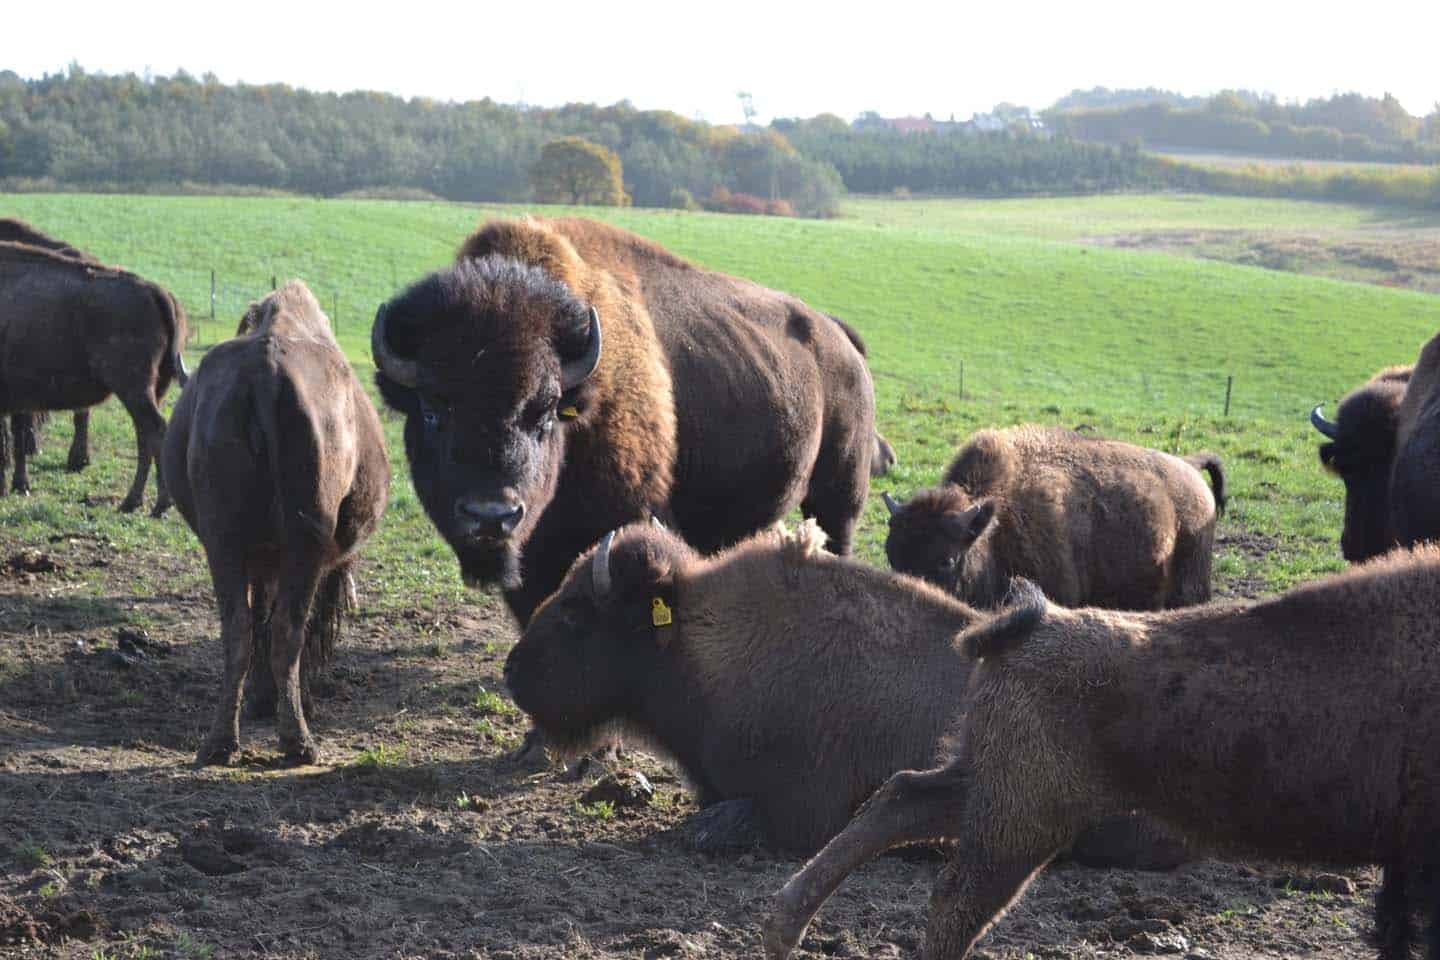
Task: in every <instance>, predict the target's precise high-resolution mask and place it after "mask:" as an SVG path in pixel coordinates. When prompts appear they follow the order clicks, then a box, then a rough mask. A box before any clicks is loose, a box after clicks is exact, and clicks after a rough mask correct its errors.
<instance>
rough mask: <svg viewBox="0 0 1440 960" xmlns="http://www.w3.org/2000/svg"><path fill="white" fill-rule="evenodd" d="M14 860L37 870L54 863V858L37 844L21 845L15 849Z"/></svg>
mask: <svg viewBox="0 0 1440 960" xmlns="http://www.w3.org/2000/svg"><path fill="white" fill-rule="evenodd" d="M15 858H16V859H17V860H19V861H20V862H21V864H23V865H24V866H27V867H30V868H32V869H37V870H38V869H39V868H41V867H48V866H50V864H52V863H54V862H55V858H54V857H52V856H50V854H49V853H48V852H47V851H46V850H45V848H44V847H42V846H40V845H39V844H38V843H22V844H21V845H20V846H19V847H17V848H16V849H15Z"/></svg>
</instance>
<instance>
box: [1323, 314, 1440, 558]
mask: <svg viewBox="0 0 1440 960" xmlns="http://www.w3.org/2000/svg"><path fill="white" fill-rule="evenodd" d="M1437 386H1440V335H1436V336H1435V337H1433V338H1431V340H1430V341H1429V342H1428V343H1426V344H1425V346H1424V347H1423V348H1422V349H1421V351H1420V357H1419V360H1418V361H1417V362H1416V364H1415V365H1414V366H1413V367H1388V368H1386V369H1384V370H1381V371H1380V372H1379V373H1377V374H1375V376H1373V377H1371V378H1370V380H1369V381H1368V382H1366V383H1364V384H1362V385H1361V386H1359V387H1357V388H1356V389H1354V390H1352V391H1351V392H1350V393H1349V394H1347V395H1346V396H1345V398H1344V399H1343V400H1341V401H1340V406H1339V407H1337V408H1336V412H1335V420H1334V421H1330V420H1327V419H1325V416H1324V415H1323V414H1322V413H1321V412H1320V410H1321V408H1320V407H1319V406H1317V407H1316V408H1315V409H1314V410H1312V411H1310V422H1311V424H1313V425H1314V427H1315V429H1316V430H1319V431H1320V433H1322V434H1323V435H1324V436H1325V437H1326V442H1325V443H1322V444H1321V445H1320V462H1321V463H1322V464H1324V466H1325V468H1326V469H1327V470H1330V471H1331V472H1333V473H1335V474H1338V475H1339V477H1340V479H1341V480H1343V481H1344V482H1345V526H1344V529H1343V530H1342V532H1341V534H1340V549H1341V552H1342V553H1343V554H1344V555H1345V559H1346V560H1349V561H1351V562H1358V561H1361V560H1367V559H1369V558H1371V557H1374V556H1378V555H1380V554H1382V553H1384V552H1385V551H1387V550H1390V549H1392V548H1393V547H1395V546H1397V545H1398V546H1402V547H1408V546H1412V545H1414V544H1416V543H1420V542H1422V541H1425V540H1432V539H1435V538H1437V537H1440V496H1437V492H1436V489H1435V478H1436V477H1437V476H1440V391H1437Z"/></svg>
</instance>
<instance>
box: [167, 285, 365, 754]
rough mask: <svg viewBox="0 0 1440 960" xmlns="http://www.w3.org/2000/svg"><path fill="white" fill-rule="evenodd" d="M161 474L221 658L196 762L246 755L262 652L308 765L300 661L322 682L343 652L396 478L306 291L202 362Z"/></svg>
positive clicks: (292, 748) (310, 746)
mask: <svg viewBox="0 0 1440 960" xmlns="http://www.w3.org/2000/svg"><path fill="white" fill-rule="evenodd" d="M164 463H165V469H166V471H167V476H168V477H170V478H172V479H171V485H172V490H173V493H174V496H175V502H176V504H177V505H178V506H179V508H180V512H181V514H183V515H184V517H185V520H186V522H187V523H189V524H190V526H191V528H192V529H194V530H195V533H196V535H197V536H198V537H199V538H200V542H201V543H202V544H203V545H204V547H205V555H206V558H207V559H208V561H209V564H210V575H211V578H212V579H213V581H214V585H215V598H216V601H217V602H218V604H219V608H220V620H221V636H222V642H223V645H224V650H225V672H224V679H223V680H222V682H221V688H220V698H219V704H218V706H217V708H216V712H215V720H214V724H213V726H212V727H211V730H210V734H209V736H208V737H207V738H206V740H205V743H204V745H203V746H202V747H201V748H200V752H199V756H198V758H197V759H198V761H199V762H200V763H225V762H227V761H228V760H229V759H230V758H231V756H232V755H233V754H234V753H235V751H236V750H237V749H238V748H239V736H240V720H239V715H240V698H241V690H242V687H243V685H244V683H245V678H246V674H247V673H248V672H249V671H250V669H251V667H252V659H253V657H252V655H253V654H254V653H255V652H257V648H258V650H259V652H261V653H262V654H263V652H264V651H265V650H266V649H268V657H263V659H262V662H260V663H257V664H255V667H256V669H259V670H266V671H269V672H270V674H271V676H272V677H273V679H274V684H275V688H276V690H277V691H278V702H277V712H278V721H277V725H278V727H279V733H280V744H281V748H282V749H283V750H284V752H285V757H286V759H287V760H288V761H289V762H292V763H306V762H309V763H313V762H314V761H315V759H316V747H315V742H314V740H313V739H312V737H311V735H310V732H309V728H308V726H307V724H306V721H305V715H304V711H303V709H302V683H301V660H302V655H303V659H305V660H306V666H307V668H308V667H313V666H316V665H318V663H319V662H320V661H323V660H324V659H325V658H326V657H327V656H328V655H329V653H330V650H331V648H332V647H333V644H334V642H335V639H336V637H337V635H338V631H339V622H340V614H341V609H342V604H343V603H344V601H345V600H346V599H347V598H348V597H350V596H352V595H353V582H352V580H351V575H350V567H351V564H352V563H353V561H354V558H355V552H356V550H357V549H358V548H359V547H360V545H361V544H362V543H363V542H364V541H365V539H366V538H367V537H368V536H369V535H370V533H371V532H372V531H373V530H374V529H375V526H376V524H377V523H378V522H379V519H380V514H381V511H382V510H383V509H384V506H385V502H386V499H387V497H388V493H389V486H390V468H389V464H388V462H387V460H386V457H385V445H384V440H383V437H382V434H381V431H380V419H379V417H378V416H377V415H376V413H375V407H374V405H373V404H372V403H371V402H370V398H369V397H367V396H366V395H365V391H364V389H363V388H362V387H361V386H360V383H359V381H358V380H356V378H355V375H354V374H353V373H352V371H351V370H350V365H349V364H348V363H347V362H346V360H345V356H344V355H343V354H342V353H341V352H340V347H339V345H338V344H337V343H336V342H335V338H334V336H333V335H332V334H331V332H330V323H329V321H328V319H327V318H326V317H325V314H324V313H323V312H321V309H320V305H319V304H318V303H317V302H316V300H315V298H314V296H312V295H311V293H310V291H309V289H308V288H307V287H306V286H305V285H304V284H303V283H301V282H300V281H298V280H292V281H291V282H290V283H288V284H286V285H285V286H284V287H283V288H281V289H280V290H279V291H277V292H276V293H273V294H271V295H270V296H268V297H266V298H265V299H264V300H262V301H260V302H258V303H255V304H252V305H251V307H250V309H249V311H247V312H246V314H245V318H244V319H243V320H242V321H241V324H240V335H239V336H236V337H235V338H234V339H231V340H227V341H226V342H224V343H221V344H219V345H217V346H215V347H214V348H213V349H211V350H210V352H209V353H207V354H206V355H205V360H204V362H203V363H202V364H201V365H200V369H199V370H198V371H197V372H196V374H195V377H194V378H193V380H192V381H191V383H190V385H189V386H187V387H186V388H185V391H184V393H182V394H181V397H180V401H179V403H177V404H176V406H175V412H174V416H173V417H172V420H171V426H170V433H169V435H168V436H167V437H166V440H165V458H164ZM256 639H258V640H259V641H260V642H258V643H257V642H255V641H256ZM267 639H268V645H267V643H266V642H265V641H266V640H267Z"/></svg>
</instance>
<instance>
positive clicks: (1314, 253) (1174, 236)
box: [1087, 227, 1440, 293]
mask: <svg viewBox="0 0 1440 960" xmlns="http://www.w3.org/2000/svg"><path fill="white" fill-rule="evenodd" d="M1087 242H1090V243H1094V244H1097V245H1101V246H1110V247H1121V248H1130V249H1142V250H1162V251H1165V252H1168V253H1175V254H1180V255H1185V256H1198V257H1205V258H1207V259H1211V260H1223V261H1225V262H1227V263H1239V264H1244V265H1246V266H1252V267H1265V268H1267V269H1270V270H1284V271H1287V272H1290V273H1308V274H1315V275H1317V276H1323V277H1330V278H1332V279H1336V280H1352V281H1357V282H1361V283H1375V284H1380V285H1382V286H1387V287H1401V288H1404V289H1409V290H1420V291H1424V292H1426V293H1440V229H1436V228H1433V227H1431V228H1415V229H1400V228H1397V229H1388V228H1376V229H1373V230H1365V231H1357V232H1354V233H1349V234H1339V235H1320V234H1308V233H1286V232H1283V231H1276V230H1267V231H1248V230H1149V231H1140V232H1137V233H1124V234H1116V235H1113V236H1103V237H1091V238H1089V240H1088V241H1087Z"/></svg>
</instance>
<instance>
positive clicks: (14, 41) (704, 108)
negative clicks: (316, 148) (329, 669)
mask: <svg viewBox="0 0 1440 960" xmlns="http://www.w3.org/2000/svg"><path fill="white" fill-rule="evenodd" d="M979 6H980V5H978V4H974V3H967V2H964V0H962V2H954V0H950V2H944V0H936V2H929V3H917V2H912V0H888V2H881V3H866V4H846V3H843V2H842V3H836V2H829V3H823V4H822V3H808V2H807V3H794V2H790V3H787V2H776V0H770V2H768V3H767V2H756V0H726V2H724V3H711V4H705V3H694V2H690V3H687V2H685V0H669V2H664V3H650V2H645V3H627V2H610V3H601V2H588V3H567V2H563V0H558V2H551V3H549V4H534V3H531V4H525V3H516V2H513V0H509V2H507V0H501V2H499V3H487V2H484V0H480V2H471V3H464V4H457V3H439V2H434V0H406V2H402V3H396V2H393V0H392V2H389V3H385V4H377V5H376V6H375V7H367V6H366V5H365V4H363V3H351V4H346V5H338V4H336V5H332V4H325V5H323V6H322V5H312V4H306V3H305V2H303V0H291V2H289V3H277V2H273V0H254V2H249V3H244V4H231V5H225V6H224V7H219V6H203V5H201V6H197V5H195V4H194V3H193V2H188V0H187V2H185V3H179V2H169V0H155V2H149V0H130V2H125V3H115V2H113V0H111V2H107V3H92V2H89V0H78V2H77V0H69V2H64V3H54V2H52V3H36V2H26V3H16V4H10V5H9V7H10V8H11V9H7V11H6V13H5V16H4V30H3V33H0V69H10V70H14V71H15V72H16V73H19V74H20V75H21V76H24V77H38V76H41V75H43V74H45V73H58V72H61V71H63V70H64V69H65V67H66V66H67V65H68V64H70V63H71V62H72V61H73V62H76V63H79V64H80V65H81V66H82V67H84V68H85V69H87V70H90V71H97V72H98V71H103V72H105V73H126V72H135V73H139V74H143V73H144V72H145V71H146V70H149V71H150V72H151V73H152V74H156V75H164V74H170V73H173V72H175V70H177V69H180V68H183V69H185V70H187V71H189V72H190V73H192V74H195V75H197V76H198V75H200V74H203V73H206V72H212V73H214V74H216V75H217V76H219V78H220V79H221V80H222V81H224V82H226V83H234V82H236V81H244V82H247V83H271V82H281V83H287V84H290V85H291V86H294V87H306V88H309V89H312V90H335V91H346V90H355V89H365V90H383V91H386V92H390V93H396V94H400V95H402V96H406V97H411V96H425V97H431V98H434V99H437V100H456V101H461V100H473V99H480V98H482V97H490V98H491V99H494V100H497V101H501V102H505V103H515V102H524V103H529V104H533V105H537V106H555V105H559V104H562V103H567V102H573V101H582V102H591V103H600V104H609V103H614V102H616V101H618V100H622V99H628V100H629V101H630V102H632V103H633V104H635V105H636V106H637V107H640V108H642V109H666V110H673V111H675V112H676V113H679V114H682V115H684V116H687V117H698V118H701V119H704V120H707V121H709V122H711V123H734V122H738V121H740V120H741V119H743V116H742V112H741V108H740V102H739V99H738V98H737V93H738V92H740V91H742V90H743V91H748V92H749V93H750V94H751V96H752V99H753V104H754V107H755V110H756V112H757V115H756V120H757V121H758V122H760V123H765V122H768V121H769V120H770V119H771V118H773V117H777V116H778V117H795V116H813V115H815V114H817V113H824V112H828V113H835V114H838V115H840V116H842V117H844V118H846V119H852V118H854V117H855V116H856V115H858V114H860V113H861V112H863V111H867V110H874V111H877V112H879V113H880V114H882V115H884V116H900V115H906V114H923V113H930V114H932V115H933V116H935V117H936V118H938V119H944V118H948V117H949V116H951V115H952V114H953V115H954V116H955V117H956V118H957V119H964V118H968V117H969V116H970V115H971V114H972V113H975V112H984V111H988V110H989V109H990V108H991V107H993V106H994V105H995V104H996V103H999V102H1002V101H1008V102H1010V103H1016V104H1021V105H1024V106H1029V107H1032V108H1034V109H1037V110H1038V109H1041V108H1043V107H1046V106H1049V105H1050V104H1051V103H1053V102H1054V101H1055V100H1056V99H1057V98H1058V97H1060V96H1063V95H1064V94H1066V93H1068V92H1070V91H1071V90H1072V89H1075V88H1082V89H1088V88H1090V87H1094V86H1106V87H1111V88H1123V87H1152V86H1153V87H1160V88H1163V89H1169V90H1176V91H1178V92H1181V93H1184V94H1188V95H1206V94H1211V93H1215V92H1217V91H1219V90H1223V89H1230V88H1244V89H1251V90H1257V91H1261V92H1266V93H1272V94H1274V95H1276V96H1277V97H1279V98H1280V99H1281V100H1282V101H1290V100H1299V101H1304V100H1307V99H1310V98H1312V97H1326V96H1329V95H1331V94H1333V93H1343V92H1348V91H1357V92H1359V93H1363V94H1366V95H1369V96H1376V97H1378V96H1381V95H1382V94H1384V93H1386V92H1388V93H1391V94H1393V95H1394V96H1395V97H1397V98H1398V99H1399V100H1400V102H1401V104H1402V105H1404V106H1405V108H1406V109H1407V110H1409V111H1410V112H1411V113H1413V114H1416V115H1417V116H1418V115H1424V114H1426V113H1429V112H1430V111H1431V110H1433V109H1434V108H1435V104H1436V102H1437V101H1440V69H1436V58H1435V46H1434V44H1435V38H1436V37H1437V36H1440V3H1437V2H1435V0H1403V2H1402V0H1367V2H1364V3H1357V2H1350V3H1346V4H1343V5H1341V4H1337V3H1335V2H1334V0H1329V2H1326V0H1320V2H1315V0H1308V2H1304V3H1297V2H1293V0H1247V2H1239V0H1207V2H1204V3H1191V4H1180V3H1173V2H1169V3H1167V2H1166V0H1143V2H1142V0H1134V2H1132V0H1090V2H1084V3H1081V2H1075V0H1066V2H1049V0H1045V2H1034V0H1000V2H991V3H987V4H985V5H984V8H983V9H979ZM222 10H223V14H222V13H221V11H222Z"/></svg>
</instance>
